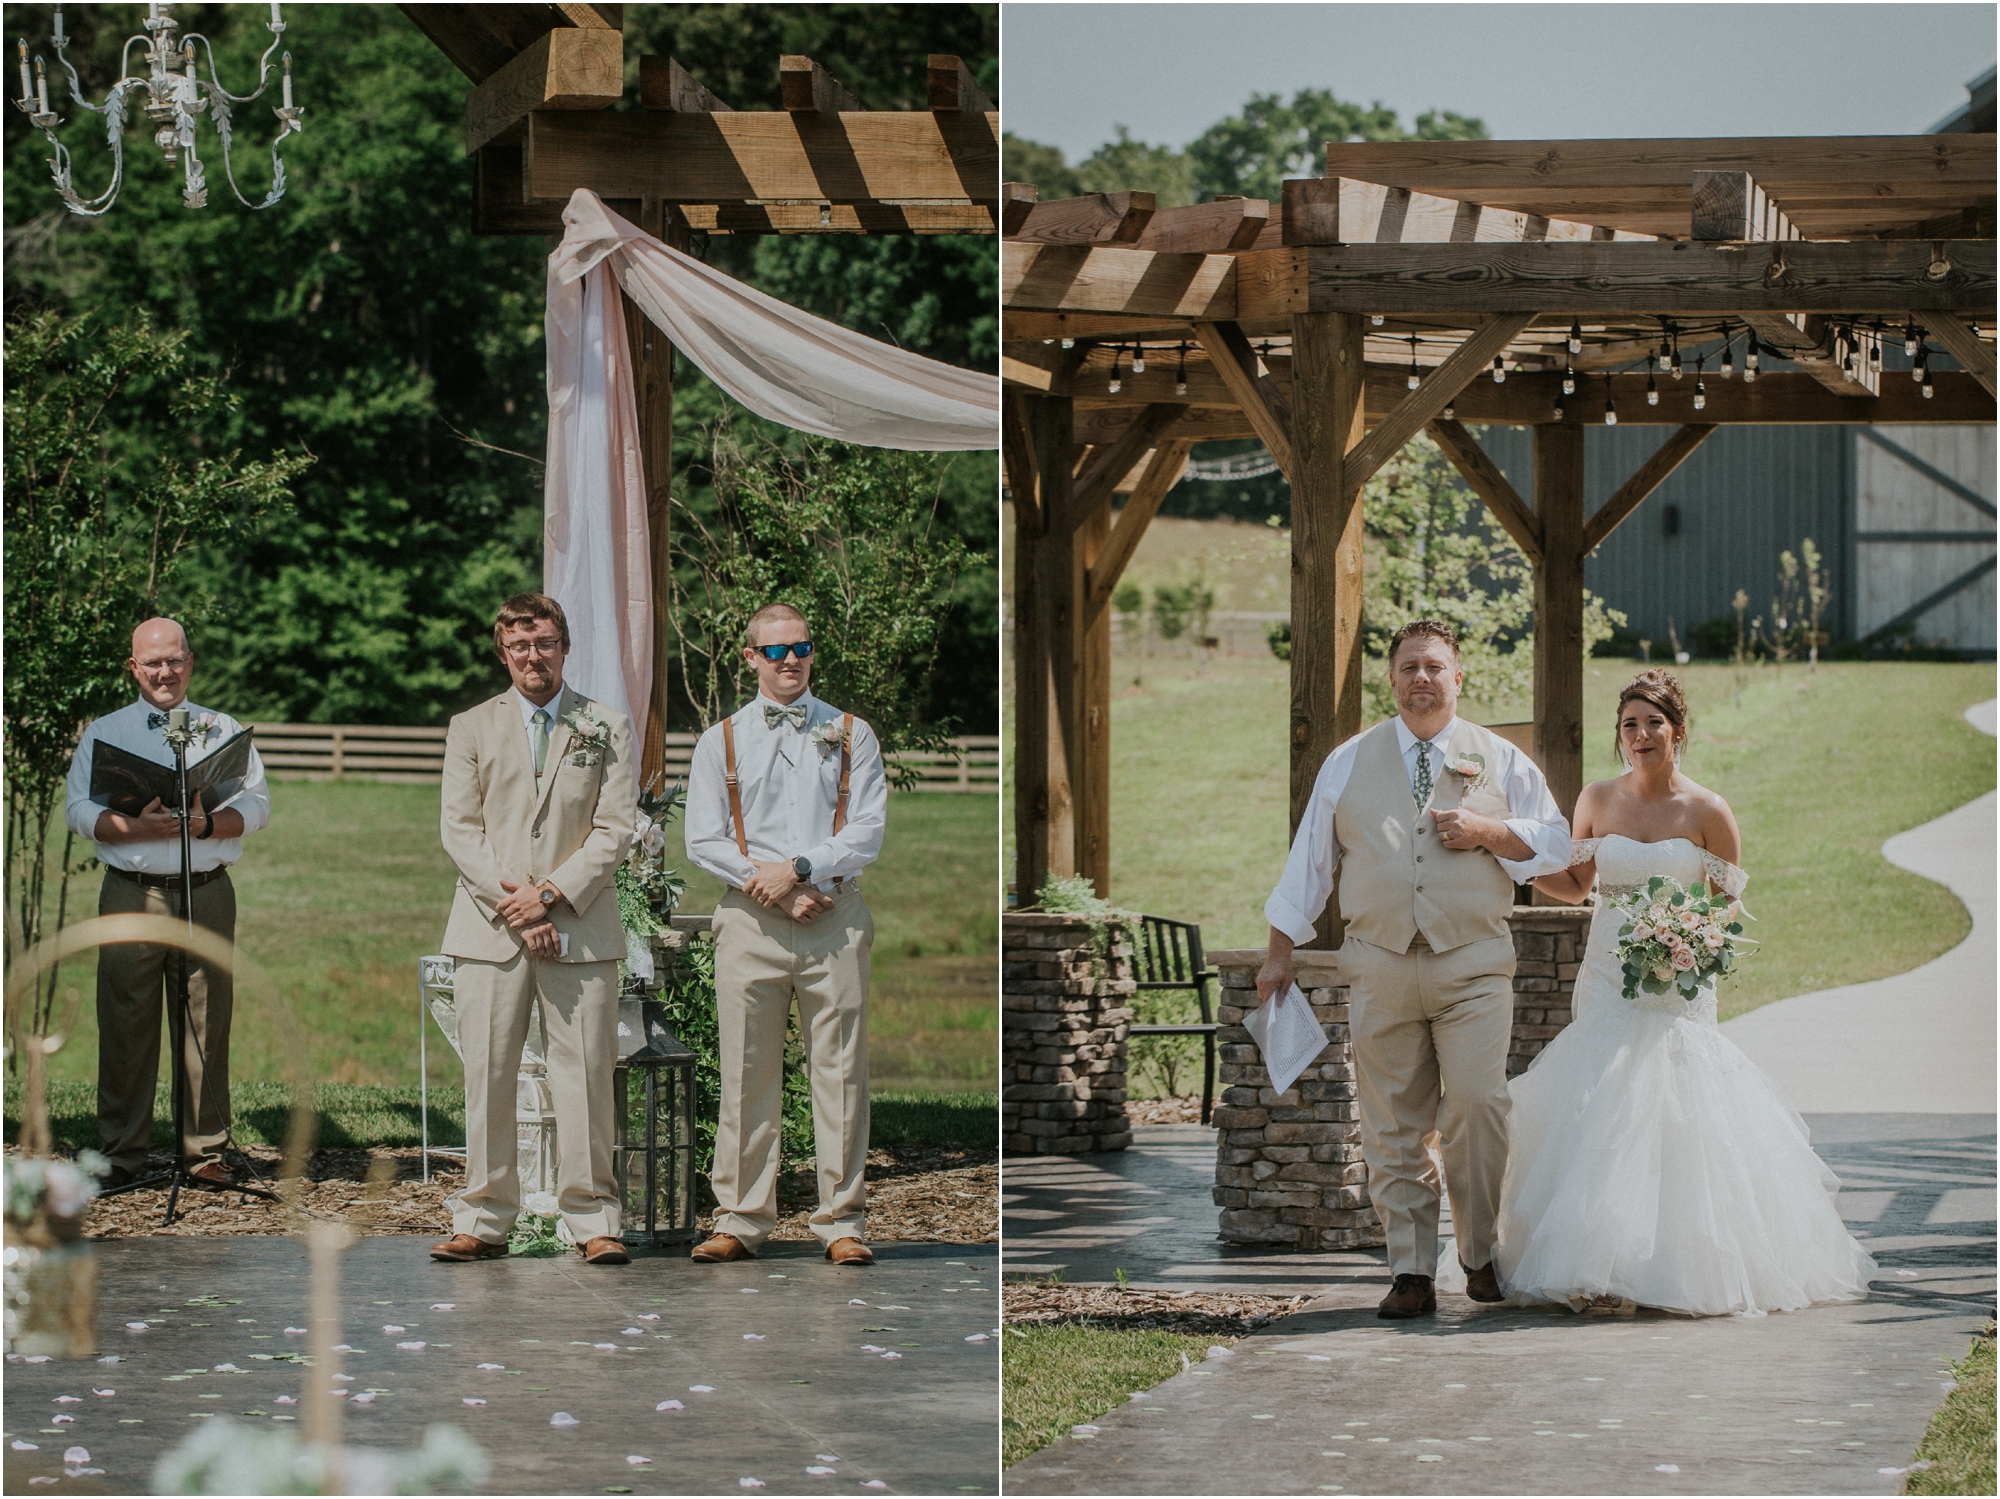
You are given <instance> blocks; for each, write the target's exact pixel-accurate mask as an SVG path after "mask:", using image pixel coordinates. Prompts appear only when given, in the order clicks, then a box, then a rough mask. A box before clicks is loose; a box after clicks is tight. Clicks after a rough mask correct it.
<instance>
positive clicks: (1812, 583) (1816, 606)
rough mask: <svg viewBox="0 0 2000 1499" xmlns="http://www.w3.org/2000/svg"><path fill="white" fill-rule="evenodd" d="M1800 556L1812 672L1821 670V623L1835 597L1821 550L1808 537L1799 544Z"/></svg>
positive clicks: (1807, 643) (1807, 645)
mask: <svg viewBox="0 0 2000 1499" xmlns="http://www.w3.org/2000/svg"><path fill="white" fill-rule="evenodd" d="M1799 555H1800V556H1801V557H1802V558H1804V560H1805V575H1806V626H1807V632H1806V649H1807V651H1808V652H1810V655H1809V658H1808V659H1809V662H1810V665H1811V668H1812V670H1814V671H1818V670H1819V647H1820V640H1821V638H1822V637H1821V635H1820V628H1819V627H1820V621H1821V620H1822V619H1823V618H1825V616H1826V605H1827V601H1828V600H1829V599H1831V598H1832V597H1833V590H1832V589H1830V588H1828V587H1827V583H1826V571H1825V569H1824V568H1822V567H1821V566H1820V563H1821V562H1822V561H1823V560H1824V559H1822V558H1821V556H1820V551H1819V548H1818V547H1816V546H1814V545H1813V539H1812V538H1811V537H1810V536H1808V537H1806V538H1805V539H1804V540H1803V541H1801V542H1800V543H1799Z"/></svg>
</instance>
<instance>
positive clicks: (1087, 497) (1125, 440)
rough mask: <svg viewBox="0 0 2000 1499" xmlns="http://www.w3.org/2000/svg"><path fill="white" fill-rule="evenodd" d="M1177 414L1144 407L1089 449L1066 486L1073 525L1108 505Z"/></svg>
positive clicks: (1175, 410)
mask: <svg viewBox="0 0 2000 1499" xmlns="http://www.w3.org/2000/svg"><path fill="white" fill-rule="evenodd" d="M1180 414H1181V409H1180V407H1178V406H1148V407H1147V408H1146V409H1145V410H1143V411H1141V412H1140V413H1139V415H1138V418H1137V419H1136V420H1135V421H1133V423H1132V425H1131V426H1129V427H1127V428H1126V429H1125V430H1124V431H1123V432H1121V433H1119V434H1118V436H1117V437H1116V438H1115V439H1114V440H1112V441H1111V442H1109V443H1106V444H1105V445H1104V446H1102V447H1097V448H1092V449H1091V451H1090V454H1089V456H1088V457H1086V458H1085V459H1084V463H1083V467H1082V468H1080V469H1078V470H1077V472H1076V478H1075V480H1074V481H1073V482H1072V484H1071V487H1070V514H1071V517H1072V523H1073V524H1074V525H1077V526H1081V525H1083V524H1084V523H1085V522H1086V521H1088V520H1090V519H1091V518H1092V517H1093V516H1094V515H1096V513H1097V511H1098V510H1099V509H1100V508H1101V507H1103V506H1105V505H1108V504H1110V503H1111V495H1112V492H1113V491H1114V490H1116V488H1117V487H1118V481H1119V480H1120V479H1122V478H1124V477H1125V476H1126V475H1127V474H1129V473H1131V472H1132V469H1133V467H1134V466H1135V465H1136V464H1137V463H1138V462H1139V460H1140V459H1141V458H1143V457H1145V456H1146V451H1147V449H1149V448H1151V447H1153V446H1154V443H1155V440H1156V438H1157V437H1158V434H1160V433H1161V432H1164V431H1165V430H1166V429H1167V428H1168V427H1170V426H1172V425H1173V424H1174V422H1175V420H1176V419H1177V418H1178V417H1179V416H1180Z"/></svg>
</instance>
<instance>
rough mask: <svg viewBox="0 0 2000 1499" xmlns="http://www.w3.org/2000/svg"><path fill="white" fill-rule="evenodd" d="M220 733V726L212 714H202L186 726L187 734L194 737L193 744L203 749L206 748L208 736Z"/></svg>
mask: <svg viewBox="0 0 2000 1499" xmlns="http://www.w3.org/2000/svg"><path fill="white" fill-rule="evenodd" d="M220 732H221V729H220V726H219V725H218V724H217V723H216V721H215V715H214V714H213V713H204V714H202V715H201V717H199V718H197V719H195V720H193V721H192V722H191V723H189V724H188V733H190V734H192V735H193V736H194V740H195V743H197V744H199V745H200V746H201V747H202V748H203V749H207V748H208V741H209V738H210V736H212V735H214V734H217V733H220Z"/></svg>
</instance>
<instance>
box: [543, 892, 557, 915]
mask: <svg viewBox="0 0 2000 1499" xmlns="http://www.w3.org/2000/svg"><path fill="white" fill-rule="evenodd" d="M555 903H556V893H555V891H553V890H551V889H549V888H548V887H547V886H543V887H542V909H543V910H545V911H546V910H547V909H548V908H549V907H550V906H552V905H554V904H555Z"/></svg>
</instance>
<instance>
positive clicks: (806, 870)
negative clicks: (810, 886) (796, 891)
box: [792, 854, 813, 880]
mask: <svg viewBox="0 0 2000 1499" xmlns="http://www.w3.org/2000/svg"><path fill="white" fill-rule="evenodd" d="M792 873H794V874H796V875H797V876H798V877H799V878H800V879H802V880H809V879H811V878H812V877H813V867H812V860H810V859H808V858H807V857H806V856H805V855H804V854H800V855H799V856H798V857H797V858H796V859H794V860H792Z"/></svg>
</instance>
